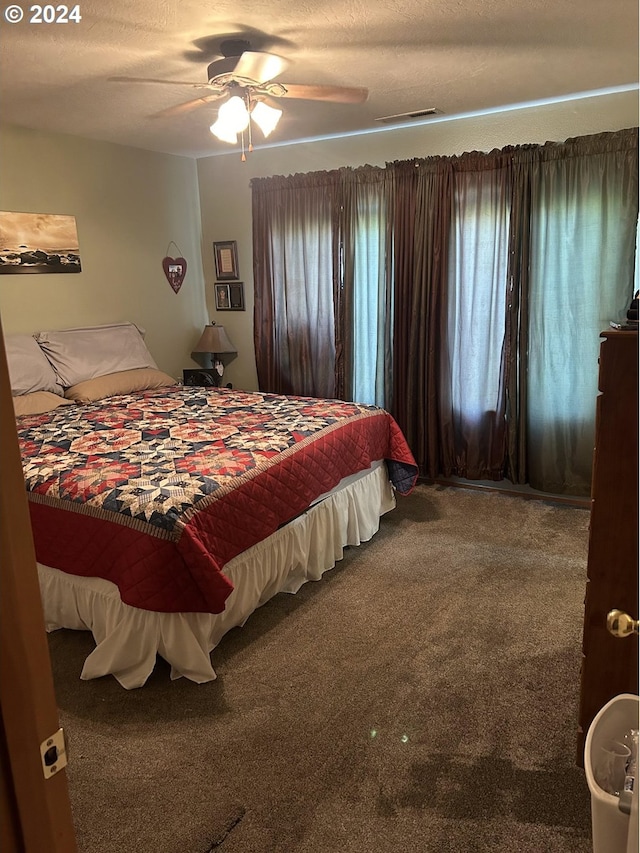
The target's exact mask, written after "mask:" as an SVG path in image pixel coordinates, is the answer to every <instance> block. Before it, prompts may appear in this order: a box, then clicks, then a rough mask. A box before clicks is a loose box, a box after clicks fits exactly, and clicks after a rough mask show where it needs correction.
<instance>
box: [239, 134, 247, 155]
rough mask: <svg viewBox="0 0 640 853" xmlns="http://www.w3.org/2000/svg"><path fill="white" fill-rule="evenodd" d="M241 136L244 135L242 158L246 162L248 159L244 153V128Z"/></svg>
mask: <svg viewBox="0 0 640 853" xmlns="http://www.w3.org/2000/svg"><path fill="white" fill-rule="evenodd" d="M241 137H242V157H241V158H240V159H241V160H242V162H243V163H244V162H245V161H246V159H247V155H246V154H245V153H244V130H243V131H242V134H241Z"/></svg>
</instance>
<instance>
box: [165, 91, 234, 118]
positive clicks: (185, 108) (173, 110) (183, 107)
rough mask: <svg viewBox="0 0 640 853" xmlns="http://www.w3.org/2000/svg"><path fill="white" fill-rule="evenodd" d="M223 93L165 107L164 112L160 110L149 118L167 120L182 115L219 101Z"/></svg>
mask: <svg viewBox="0 0 640 853" xmlns="http://www.w3.org/2000/svg"><path fill="white" fill-rule="evenodd" d="M224 94H225V93H224V92H220V93H215V94H213V95H203V96H202V97H201V98H196V99H195V101H185V102H184V103H182V104H176V105H175V106H173V107H167V109H166V110H160V112H159V113H154V114H153V115H152V116H151V118H168V117H170V116H179V115H184V114H185V113H190V112H191V111H192V110H196V109H199V108H200V107H204V106H206V105H207V104H210V103H212V102H213V101H219V100H220V98H223V97H224Z"/></svg>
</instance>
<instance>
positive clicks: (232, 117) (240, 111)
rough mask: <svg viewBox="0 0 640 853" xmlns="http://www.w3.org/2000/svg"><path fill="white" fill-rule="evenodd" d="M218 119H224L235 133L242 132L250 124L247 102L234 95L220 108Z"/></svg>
mask: <svg viewBox="0 0 640 853" xmlns="http://www.w3.org/2000/svg"><path fill="white" fill-rule="evenodd" d="M218 121H222V122H223V123H224V124H225V125H226V127H228V128H229V129H230V130H232V131H233V133H242V131H243V130H246V128H247V126H248V125H249V113H248V112H247V107H246V105H245V102H244V101H243V100H242V98H240V97H239V96H238V95H233V97H231V98H229V100H228V101H225V102H224V104H222V106H221V107H220V109H219V110H218Z"/></svg>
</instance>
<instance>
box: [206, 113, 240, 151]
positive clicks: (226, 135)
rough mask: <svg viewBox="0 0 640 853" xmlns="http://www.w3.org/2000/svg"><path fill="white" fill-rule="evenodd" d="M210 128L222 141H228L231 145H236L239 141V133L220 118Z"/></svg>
mask: <svg viewBox="0 0 640 853" xmlns="http://www.w3.org/2000/svg"><path fill="white" fill-rule="evenodd" d="M209 130H210V131H211V133H213V135H214V136H217V137H218V139H219V140H220V141H221V142H228V143H229V144H230V145H236V143H237V142H238V136H237V134H236V133H235V132H234V131H233V130H232V129H231V128H230V127H228V126H227V125H226V124H225V123H224V122H223V121H220V119H218V120H217V121H216V122H214V123H213V124H212V125H211V127H210V128H209Z"/></svg>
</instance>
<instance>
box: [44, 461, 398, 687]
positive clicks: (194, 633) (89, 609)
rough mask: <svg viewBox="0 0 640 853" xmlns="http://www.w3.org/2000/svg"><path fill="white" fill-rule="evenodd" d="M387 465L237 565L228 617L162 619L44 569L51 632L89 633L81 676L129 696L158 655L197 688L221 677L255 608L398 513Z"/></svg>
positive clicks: (95, 582) (230, 566)
mask: <svg viewBox="0 0 640 853" xmlns="http://www.w3.org/2000/svg"><path fill="white" fill-rule="evenodd" d="M395 505H396V504H395V492H394V490H393V487H392V485H391V483H390V482H389V478H388V473H387V468H386V465H384V464H381V463H377V465H375V466H372V470H370V471H369V472H367V473H366V474H365V475H364V476H361V477H359V478H356V479H355V481H354V479H353V478H347V482H346V483H344V482H343V484H341V487H339V488H338V489H337V490H335V491H334V492H332V493H331V494H330V495H329V496H328V497H326V498H325V499H324V500H322V501H321V502H320V503H316V504H315V505H314V506H312V507H311V509H309V510H307V512H306V513H304V514H303V515H301V516H299V517H298V518H296V519H294V520H293V521H292V522H290V523H289V524H288V525H286V526H285V527H283V528H281V529H280V530H278V531H277V532H276V533H274V534H273V535H272V536H270V537H269V538H268V539H266V540H265V541H264V542H260V543H258V544H257V545H255V546H253V547H252V548H250V549H249V550H247V551H245V552H244V553H242V554H240V555H239V556H237V557H235V558H234V559H233V560H231V561H230V562H229V563H227V565H226V566H225V569H224V573H225V575H226V576H227V577H228V578H229V579H230V580H231V581H232V583H233V585H234V587H235V588H234V590H233V592H232V593H231V595H230V596H229V598H228V599H227V602H226V607H225V610H224V612H223V613H219V614H216V615H212V614H208V613H157V612H154V611H150V610H141V609H139V608H137V607H131V606H130V605H128V604H123V602H122V601H121V599H120V594H119V591H118V588H117V586H115V585H114V584H112V583H111V582H110V581H106V580H102V579H101V578H83V577H79V576H76V575H69V574H66V573H65V572H61V571H58V570H57V569H52V568H49V567H48V566H43V565H41V564H38V574H39V578H40V590H41V593H42V601H43V606H44V617H45V624H46V628H47V631H55V630H57V629H59V628H72V629H76V630H89V631H91V632H92V634H93V637H94V639H95V641H96V648H95V649H94V651H93V652H91V654H90V655H89V656H88V657H87V659H86V660H85V663H84V667H83V669H82V674H81V676H80V677H81V678H83V679H91V678H99V677H100V676H103V675H109V674H111V675H113V676H114V677H115V678H116V679H117V680H118V681H119V682H120V684H121V685H122V686H123V687H125V688H126V689H127V690H130V689H132V688H134V687H142V685H143V684H144V683H145V681H146V680H147V678H148V677H149V676H150V675H151V672H152V671H153V668H154V666H155V663H156V655H157V654H159V655H161V657H163V658H164V659H165V660H166V661H167V662H168V663H169V664H170V665H171V678H180V677H181V676H184V677H185V678H189V679H191V680H192V681H195V682H197V683H199V684H200V683H203V682H206V681H212V680H213V679H214V678H215V677H216V674H215V672H214V669H213V667H212V665H211V657H210V655H211V652H212V651H213V649H215V647H216V646H217V645H218V643H219V642H220V640H221V639H222V637H223V636H224V635H225V634H226V633H227V631H229V630H230V629H231V628H234V627H236V626H237V625H243V624H244V623H245V622H246V620H247V619H248V618H249V616H250V615H251V613H253V611H254V610H256V608H258V607H260V605H262V604H264V603H265V602H266V601H268V600H269V599H270V598H272V597H273V596H274V595H276V594H277V593H278V592H290V593H295V592H297V591H298V590H299V589H300V587H301V586H302V585H303V584H304V583H305V582H306V581H309V580H319V579H320V578H321V577H322V575H323V573H324V572H325V571H327V569H331V568H333V566H335V564H336V562H337V561H339V560H340V559H342V555H343V550H344V548H345V547H346V546H347V545H359V544H360V543H361V542H365V541H367V540H368V539H371V537H372V536H373V535H374V534H375V533H376V532H377V530H378V528H379V523H380V516H382V515H384V513H386V512H388V511H389V510H391V509H393V508H394V507H395Z"/></svg>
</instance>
